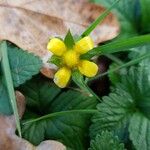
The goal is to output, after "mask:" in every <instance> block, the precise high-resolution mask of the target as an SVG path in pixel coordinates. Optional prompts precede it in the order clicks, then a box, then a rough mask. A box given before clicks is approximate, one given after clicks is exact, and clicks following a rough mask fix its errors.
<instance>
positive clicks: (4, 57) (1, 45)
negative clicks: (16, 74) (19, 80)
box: [0, 41, 21, 137]
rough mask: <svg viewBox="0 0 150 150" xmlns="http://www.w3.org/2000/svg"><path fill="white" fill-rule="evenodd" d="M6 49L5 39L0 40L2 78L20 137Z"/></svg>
mask: <svg viewBox="0 0 150 150" xmlns="http://www.w3.org/2000/svg"><path fill="white" fill-rule="evenodd" d="M7 50H8V49H7V44H6V41H3V42H1V43H0V53H1V56H2V60H1V65H2V71H3V75H4V80H5V83H6V89H7V92H8V97H9V100H10V103H11V106H12V109H13V113H14V117H15V122H16V126H17V130H18V133H19V136H20V137H21V127H20V119H19V114H18V108H17V103H16V96H15V91H14V87H13V80H12V75H11V72H10V65H9V59H8V53H7Z"/></svg>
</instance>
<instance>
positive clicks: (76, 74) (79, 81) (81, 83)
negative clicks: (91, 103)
mask: <svg viewBox="0 0 150 150" xmlns="http://www.w3.org/2000/svg"><path fill="white" fill-rule="evenodd" d="M72 80H73V81H74V82H75V83H76V84H77V85H78V86H79V87H80V88H81V89H82V90H83V91H85V92H87V93H89V94H90V95H92V96H93V97H95V99H98V100H99V101H101V99H100V98H99V96H98V95H97V94H96V93H94V92H93V90H92V89H90V88H89V86H88V85H87V84H86V81H84V78H83V76H82V75H81V73H80V72H79V71H74V72H73V74H72Z"/></svg>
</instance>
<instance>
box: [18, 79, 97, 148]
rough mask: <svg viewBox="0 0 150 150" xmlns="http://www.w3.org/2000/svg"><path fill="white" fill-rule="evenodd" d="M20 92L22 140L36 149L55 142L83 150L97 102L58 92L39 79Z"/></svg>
mask: <svg viewBox="0 0 150 150" xmlns="http://www.w3.org/2000/svg"><path fill="white" fill-rule="evenodd" d="M20 90H21V92H22V93H23V94H24V95H25V96H26V101H27V111H26V113H25V116H24V121H23V122H24V123H23V124H24V125H23V126H22V132H23V137H24V138H26V139H28V140H29V141H30V142H32V143H33V144H35V145H37V144H39V143H40V142H41V141H43V140H44V139H57V140H59V141H61V142H63V143H64V144H65V145H66V146H67V147H70V148H72V149H80V150H84V149H86V147H87V145H88V144H87V141H88V140H87V139H88V127H89V123H90V120H89V119H90V116H91V114H93V113H94V112H95V110H93V108H95V106H96V104H97V100H95V99H94V98H91V97H88V96H87V95H84V94H81V93H80V92H77V91H74V90H67V89H66V90H61V89H60V88H58V87H56V86H54V85H53V84H51V83H50V82H47V81H46V80H44V79H41V78H37V79H33V80H32V81H30V82H27V83H26V84H25V85H23V86H21V88H20ZM91 109H92V110H91ZM81 114H82V115H81ZM34 119H35V120H34ZM40 135H41V136H40Z"/></svg>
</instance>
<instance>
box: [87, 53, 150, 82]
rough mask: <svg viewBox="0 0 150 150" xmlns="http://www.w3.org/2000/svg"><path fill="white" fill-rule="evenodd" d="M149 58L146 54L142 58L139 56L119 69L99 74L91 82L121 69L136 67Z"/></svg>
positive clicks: (149, 54) (148, 54) (149, 55)
mask: <svg viewBox="0 0 150 150" xmlns="http://www.w3.org/2000/svg"><path fill="white" fill-rule="evenodd" d="M148 57H150V53H146V54H144V55H142V56H139V57H138V58H135V59H133V60H131V61H129V62H127V63H125V64H123V65H121V66H119V67H117V68H114V69H111V70H108V71H107V72H104V73H102V74H99V75H98V76H96V77H94V78H92V79H90V80H89V81H93V80H96V79H99V78H101V77H103V76H105V75H107V74H109V73H113V72H115V71H118V70H119V69H122V68H125V67H129V66H131V65H135V64H137V63H138V62H140V61H141V60H143V59H146V58H148Z"/></svg>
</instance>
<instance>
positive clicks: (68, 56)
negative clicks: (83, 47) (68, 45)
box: [63, 50, 79, 68]
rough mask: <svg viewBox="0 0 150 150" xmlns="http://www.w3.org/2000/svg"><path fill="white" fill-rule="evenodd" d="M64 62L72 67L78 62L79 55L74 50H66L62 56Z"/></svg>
mask: <svg viewBox="0 0 150 150" xmlns="http://www.w3.org/2000/svg"><path fill="white" fill-rule="evenodd" d="M63 60H64V63H65V64H66V65H67V66H68V67H70V68H72V67H75V66H76V65H77V64H78V62H79V55H78V54H77V53H76V52H75V51H74V50H68V51H67V52H66V53H65V54H64V56H63Z"/></svg>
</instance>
